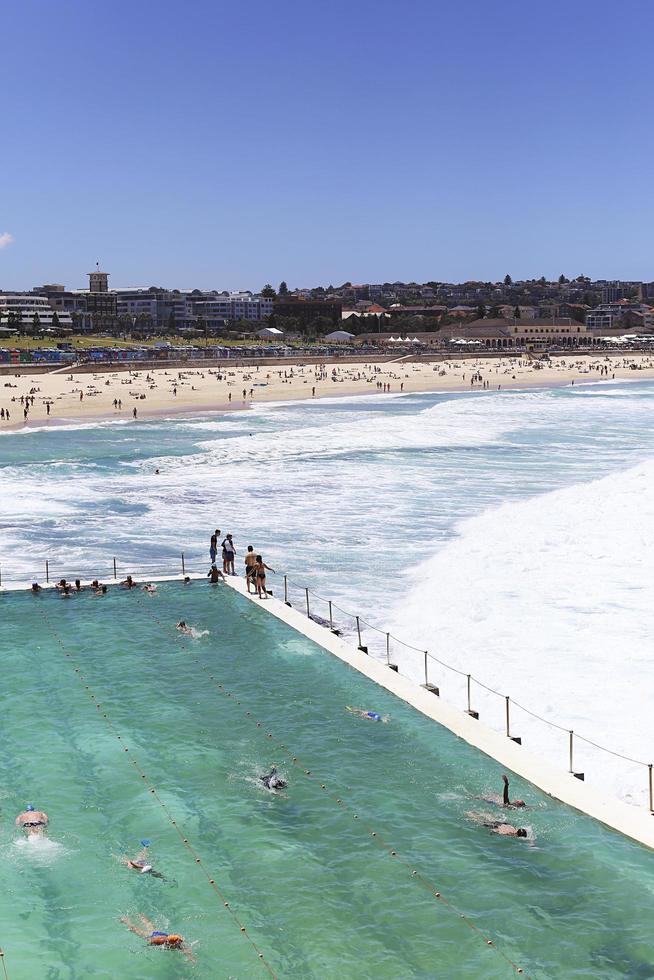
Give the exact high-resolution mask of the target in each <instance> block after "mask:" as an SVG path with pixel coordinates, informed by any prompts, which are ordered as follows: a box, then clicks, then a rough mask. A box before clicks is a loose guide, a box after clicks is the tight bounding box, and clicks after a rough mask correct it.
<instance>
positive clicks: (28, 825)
mask: <svg viewBox="0 0 654 980" xmlns="http://www.w3.org/2000/svg"><path fill="white" fill-rule="evenodd" d="M48 823H49V820H48V814H47V813H44V812H43V810H35V809H34V807H33V806H32V804H31V803H28V804H27V806H26V807H25V810H24V812H23V813H19V814H18V816H17V817H16V826H17V827H20V828H21V829H22V830H24V831H25V833H26V834H27V836H28V837H30V836H31V835H32V834H43V833H45V829H46V827H47V826H48Z"/></svg>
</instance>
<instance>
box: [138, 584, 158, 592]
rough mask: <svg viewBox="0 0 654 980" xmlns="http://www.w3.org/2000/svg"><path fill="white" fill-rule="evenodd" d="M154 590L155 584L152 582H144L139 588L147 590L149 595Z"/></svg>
mask: <svg viewBox="0 0 654 980" xmlns="http://www.w3.org/2000/svg"><path fill="white" fill-rule="evenodd" d="M156 591H157V586H156V585H153V584H152V582H146V583H145V585H144V586H143V588H142V589H141V592H149V593H150V595H153V594H154V593H155V592H156Z"/></svg>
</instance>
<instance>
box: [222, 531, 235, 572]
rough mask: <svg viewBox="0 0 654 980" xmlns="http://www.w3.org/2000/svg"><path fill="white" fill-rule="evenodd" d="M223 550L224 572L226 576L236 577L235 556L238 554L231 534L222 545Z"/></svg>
mask: <svg viewBox="0 0 654 980" xmlns="http://www.w3.org/2000/svg"><path fill="white" fill-rule="evenodd" d="M222 549H223V572H224V573H225V575H236V572H235V571H234V556H235V554H236V548H235V547H234V542H233V540H232V536H231V534H228V535H227V536H226V537H225V538H224V539H223V543H222Z"/></svg>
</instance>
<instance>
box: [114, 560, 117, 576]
mask: <svg viewBox="0 0 654 980" xmlns="http://www.w3.org/2000/svg"><path fill="white" fill-rule="evenodd" d="M114 578H118V575H117V574H116V559H115V558H114Z"/></svg>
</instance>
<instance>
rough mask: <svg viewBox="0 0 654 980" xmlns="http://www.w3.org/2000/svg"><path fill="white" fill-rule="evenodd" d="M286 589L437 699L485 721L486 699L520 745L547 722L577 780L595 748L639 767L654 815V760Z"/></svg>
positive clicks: (288, 585) (315, 597) (286, 583)
mask: <svg viewBox="0 0 654 980" xmlns="http://www.w3.org/2000/svg"><path fill="white" fill-rule="evenodd" d="M283 590H284V601H285V602H286V604H287V605H289V606H293V607H295V608H297V609H298V610H299V611H300V612H302V613H304V614H305V615H307V616H308V617H309V618H310V619H312V620H313V621H314V622H316V623H318V624H319V625H321V626H326V627H327V628H328V629H330V630H331V632H332V633H335V634H336V635H341V636H343V638H344V639H346V640H354V641H355V643H356V646H357V648H358V649H359V650H360V651H361V652H363V653H365V654H367V655H369V656H372V657H374V658H375V659H376V660H381V661H382V662H384V663H386V665H387V667H389V669H390V670H393V671H395V672H396V673H401V674H402V675H403V676H406V677H408V678H409V679H410V680H413V681H415V682H417V683H419V685H420V687H421V688H423V689H424V690H426V691H429V692H430V693H431V694H434V695H435V696H436V697H440V696H441V693H442V692H443V693H444V692H445V691H447V694H448V698H447V700H448V702H449V703H451V704H453V705H454V706H458V707H460V708H462V710H463V711H464V712H465V713H466V714H467V715H469V716H470V717H471V718H474V719H475V720H479V718H480V717H481V714H482V711H481V710H480V709H481V707H482V703H483V707H484V709H485V711H484V721H485V722H486V723H487V724H489V726H490V727H492V728H494V729H496V730H499V731H501V732H502V733H503V734H504V735H505V736H506V737H507V738H508V739H510V740H511V741H512V742H515V743H516V744H517V745H522V742H523V736H522V735H518V734H516V732H518V731H519V730H520V719H521V718H523V719H529V721H530V722H537V723H539V724H540V725H543V726H546V728H547V730H548V732H549V733H550V734H551V735H554V736H555V737H556V738H557V739H558V742H559V745H558V751H560V752H561V754H562V755H563V757H564V758H565V760H566V769H567V771H568V772H569V773H570V775H572V776H574V777H575V778H576V779H580V780H585V772H584V771H583V769H584V765H583V764H581V765H580V764H579V759H580V757H581V756H582V754H583V756H584V758H585V760H586V762H590V761H591V759H592V753H591V751H590V750H594V751H595V752H596V753H602V754H605V755H608V756H611V757H612V758H615V759H619V760H621V761H622V762H626V763H628V764H629V765H630V766H632V767H637V768H638V769H639V770H641V771H642V784H641V785H642V786H643V787H644V789H645V793H646V799H647V805H648V808H649V811H650V813H652V814H653V815H654V780H653V768H654V764H653V763H651V762H645V761H643V760H642V759H634V758H633V757H631V756H629V755H626V754H625V753H622V752H617V751H616V750H614V749H611V748H609V747H608V746H605V745H601V744H600V743H598V742H596V741H594V740H593V739H590V738H587V737H586V736H585V735H581V734H580V733H579V732H577V731H575V730H574V729H572V728H569V727H566V726H564V725H560V724H557V723H556V722H553V721H551V720H550V719H549V718H545V717H543V715H539V714H538V713H537V712H535V711H532V710H531V709H530V708H527V707H525V706H524V705H523V704H521V703H520V702H518V701H516V700H515V699H514V698H512V697H510V695H508V694H505V693H504V692H502V691H498V690H496V689H495V688H493V687H490V686H489V685H488V684H485V683H484V682H483V681H481V680H480V679H479V678H478V677H475V676H474V675H473V674H472V673H469V672H467V671H464V670H461V669H459V668H458V667H455V666H454V665H453V664H451V663H448V662H447V661H445V660H443V659H441V658H440V657H438V656H436V655H435V654H434V653H432V652H430V651H429V650H424V649H421V648H419V647H416V646H413V645H412V644H410V643H407V642H406V641H404V640H401V639H400V638H399V637H397V636H395V635H394V634H393V633H390V632H389V631H387V630H384V629H382V628H380V627H379V626H376V625H375V624H373V623H370V622H368V620H366V619H364V618H363V617H362V616H360V615H357V614H356V613H352V612H349V611H347V610H345V609H343V608H341V607H340V606H338V605H337V604H336V603H335V602H333V601H332V600H330V599H326V598H325V597H324V596H321V595H319V594H318V593H316V592H314V591H313V590H312V589H310V588H308V587H307V586H303V585H300V584H298V583H296V582H293V581H292V580H291V579H290V578H289V577H288V576H287V575H284V576H283ZM480 701H481V702H482V703H480ZM493 709H494V710H493ZM487 714H488V715H489V716H490V720H489V718H488V717H487ZM524 723H525V722H524V721H523V724H524ZM553 747H554V748H556V746H553Z"/></svg>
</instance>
